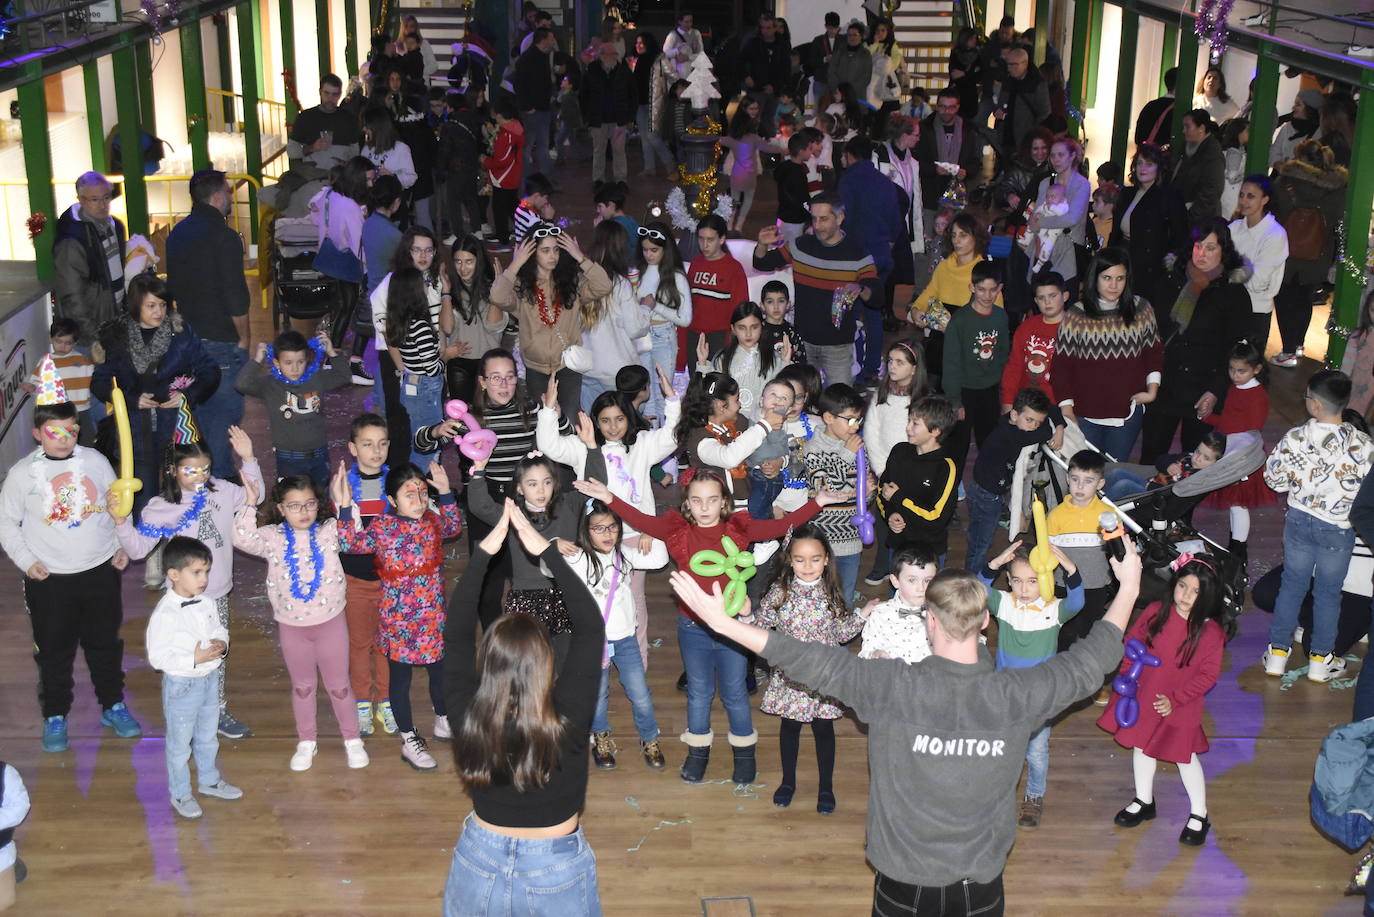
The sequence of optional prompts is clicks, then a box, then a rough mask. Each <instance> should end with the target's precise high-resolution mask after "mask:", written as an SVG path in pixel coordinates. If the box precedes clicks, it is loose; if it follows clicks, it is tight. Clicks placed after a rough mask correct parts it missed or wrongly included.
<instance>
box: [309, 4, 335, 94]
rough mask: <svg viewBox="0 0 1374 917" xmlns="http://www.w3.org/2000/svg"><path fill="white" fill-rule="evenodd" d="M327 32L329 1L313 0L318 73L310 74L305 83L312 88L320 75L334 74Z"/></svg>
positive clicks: (329, 32) (332, 51) (332, 57)
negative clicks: (318, 60)
mask: <svg viewBox="0 0 1374 917" xmlns="http://www.w3.org/2000/svg"><path fill="white" fill-rule="evenodd" d="M333 34H334V33H333V32H331V31H330V30H329V0H315V42H316V47H317V50H318V54H319V59H320V63H319V67H320V72H319V73H312V74H310V75H309V76H308V77H307V79H306V81H305V83H306V85H308V86H313V85H314V84H315V80H316V79H318V78H319V77H320V76H321V75H323V74H326V73H333V72H334V43H333V41H332V38H331V36H332V35H333Z"/></svg>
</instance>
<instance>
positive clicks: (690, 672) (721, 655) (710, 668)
mask: <svg viewBox="0 0 1374 917" xmlns="http://www.w3.org/2000/svg"><path fill="white" fill-rule="evenodd" d="M677 646H678V651H679V652H680V653H682V667H683V668H685V669H686V670H687V731H688V732H690V733H692V734H693V735H699V736H704V735H708V734H709V733H710V732H711V701H712V700H714V699H715V696H716V687H717V685H719V687H720V702H721V705H722V706H724V707H725V715H726V717H728V718H729V720H730V734H731V735H734V736H739V737H741V738H743V737H745V736H750V735H753V734H754V720H753V717H752V715H751V712H750V709H749V692H748V691H746V690H745V688H744V676H745V670H746V669H747V668H748V663H747V661H746V657H745V652H744V650H742V649H740V647H739V646H738V645H737V644H735V643H731V642H730V641H728V640H723V639H721V638H720V637H718V636H717V635H716V634H714V633H713V632H712V631H711V630H710V629H709V628H706V627H702V626H701V625H700V624H697V623H696V622H695V621H693V620H691V619H689V618H685V617H683V616H682V615H678V617H677Z"/></svg>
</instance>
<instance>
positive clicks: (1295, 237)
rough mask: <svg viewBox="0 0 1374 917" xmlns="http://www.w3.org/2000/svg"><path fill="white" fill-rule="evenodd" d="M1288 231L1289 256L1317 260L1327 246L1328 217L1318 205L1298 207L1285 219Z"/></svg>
mask: <svg viewBox="0 0 1374 917" xmlns="http://www.w3.org/2000/svg"><path fill="white" fill-rule="evenodd" d="M1283 228H1284V230H1286V231H1287V233H1288V257H1290V258H1297V259H1298V260H1300V261H1316V260H1317V259H1319V258H1320V257H1321V256H1322V250H1323V249H1324V248H1325V247H1326V237H1327V231H1326V217H1325V215H1323V214H1322V212H1321V211H1320V210H1319V209H1317V208H1316V207H1296V208H1294V209H1293V211H1292V212H1291V213H1289V214H1288V218H1287V219H1286V220H1284V221H1283Z"/></svg>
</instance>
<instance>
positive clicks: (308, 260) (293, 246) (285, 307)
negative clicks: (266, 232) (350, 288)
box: [272, 216, 339, 330]
mask: <svg viewBox="0 0 1374 917" xmlns="http://www.w3.org/2000/svg"><path fill="white" fill-rule="evenodd" d="M319 240H320V230H319V227H318V226H316V224H315V221H314V219H312V218H311V217H308V216H305V217H277V219H276V220H274V221H273V223H272V276H273V277H274V278H275V279H276V283H275V288H276V290H275V294H274V295H273V297H272V304H273V305H272V327H273V328H274V329H276V330H280V329H281V328H282V327H283V326H289V322H288V321H287V320H288V319H293V318H295V319H320V318H323V317H325V316H327V315H329V313H330V312H331V311H332V310H333V308H334V304H335V303H336V302H338V299H339V289H338V281H336V280H334V278H332V277H328V276H326V275H324V274H322V273H320V272H319V271H317V270H315V255H316V254H317V253H318V251H319V247H320V246H319Z"/></svg>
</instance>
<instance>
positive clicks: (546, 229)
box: [530, 226, 563, 239]
mask: <svg viewBox="0 0 1374 917" xmlns="http://www.w3.org/2000/svg"><path fill="white" fill-rule="evenodd" d="M561 235H563V228H562V227H561V226H541V227H539V228H538V229H536V230H535V231H534V232H532V233H530V237H531V238H535V239H543V238H544V237H546V236H561Z"/></svg>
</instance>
